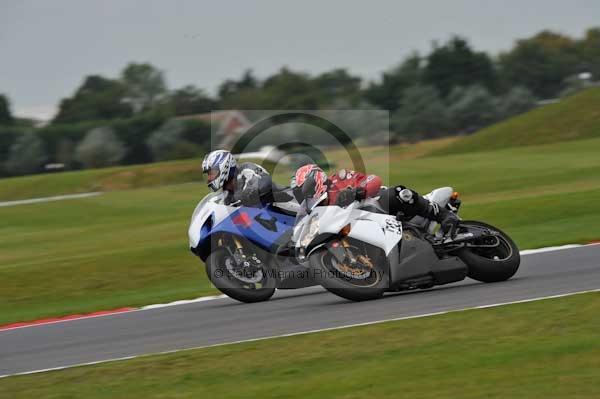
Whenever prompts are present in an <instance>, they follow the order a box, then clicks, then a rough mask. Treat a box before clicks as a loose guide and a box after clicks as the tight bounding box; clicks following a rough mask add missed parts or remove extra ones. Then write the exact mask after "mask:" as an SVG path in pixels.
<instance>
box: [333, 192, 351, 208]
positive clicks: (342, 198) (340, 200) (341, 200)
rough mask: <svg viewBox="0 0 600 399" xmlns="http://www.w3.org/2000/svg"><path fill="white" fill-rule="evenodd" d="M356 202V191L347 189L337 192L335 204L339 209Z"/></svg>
mask: <svg viewBox="0 0 600 399" xmlns="http://www.w3.org/2000/svg"><path fill="white" fill-rule="evenodd" d="M355 200H356V189H354V188H352V187H348V188H346V189H345V190H342V191H340V192H339V194H338V196H337V200H336V201H335V204H336V205H337V206H339V207H342V208H344V207H347V206H348V205H350V204H351V203H353V202H354V201H355Z"/></svg>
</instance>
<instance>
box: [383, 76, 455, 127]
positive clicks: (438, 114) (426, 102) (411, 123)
mask: <svg viewBox="0 0 600 399" xmlns="http://www.w3.org/2000/svg"><path fill="white" fill-rule="evenodd" d="M392 126H393V130H394V131H395V132H396V133H397V134H400V135H401V136H405V137H410V138H412V139H421V138H427V137H437V136H441V135H443V134H444V133H445V132H446V131H447V128H448V118H447V116H446V108H445V106H444V103H443V101H442V99H441V96H440V93H439V91H438V90H437V89H436V88H435V87H433V86H421V85H416V86H413V87H409V88H408V89H406V90H405V91H404V95H403V96H402V100H401V104H400V109H399V110H398V111H397V112H396V113H395V114H394V115H393V117H392Z"/></svg>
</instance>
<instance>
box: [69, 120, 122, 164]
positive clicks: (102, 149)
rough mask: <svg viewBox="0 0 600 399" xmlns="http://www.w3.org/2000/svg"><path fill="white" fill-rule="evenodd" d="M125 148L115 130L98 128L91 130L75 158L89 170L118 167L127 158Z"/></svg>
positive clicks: (76, 151) (78, 148) (76, 152)
mask: <svg viewBox="0 0 600 399" xmlns="http://www.w3.org/2000/svg"><path fill="white" fill-rule="evenodd" d="M125 152H126V149H125V146H124V145H123V143H122V142H121V141H120V140H119V139H118V138H117V136H116V135H115V133H114V131H113V129H111V128H108V127H98V128H95V129H92V130H90V131H89V132H88V133H87V134H86V136H85V138H84V139H83V141H81V143H79V144H78V145H77V148H76V149H75V158H76V159H77V160H78V161H79V162H81V163H83V164H84V165H85V166H86V167H88V168H100V167H104V166H111V165H117V164H118V163H119V162H120V161H121V160H122V159H123V157H124V156H125Z"/></svg>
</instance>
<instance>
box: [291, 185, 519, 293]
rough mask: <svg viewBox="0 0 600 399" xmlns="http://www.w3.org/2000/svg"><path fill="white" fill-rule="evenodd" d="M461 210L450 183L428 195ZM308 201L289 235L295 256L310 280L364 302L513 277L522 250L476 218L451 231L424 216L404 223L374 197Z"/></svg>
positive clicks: (437, 201) (444, 205)
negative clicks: (339, 202) (341, 202)
mask: <svg viewBox="0 0 600 399" xmlns="http://www.w3.org/2000/svg"><path fill="white" fill-rule="evenodd" d="M425 197H426V198H427V199H429V200H430V201H432V202H436V203H437V204H438V205H439V206H440V207H447V208H448V209H449V210H451V211H453V212H455V213H458V209H459V207H460V200H459V199H458V197H457V195H454V193H453V190H452V188H450V187H445V188H440V189H437V190H434V191H433V192H431V193H430V194H428V195H427V196H425ZM319 202H320V200H319V199H317V200H309V201H305V202H304V203H303V204H302V206H301V211H300V212H299V213H298V215H297V220H296V224H295V227H294V233H293V237H292V240H293V242H294V246H295V251H296V256H297V257H298V260H299V261H301V262H302V261H306V260H308V261H309V264H310V267H311V270H312V273H313V276H314V279H315V280H316V281H317V282H318V283H319V284H321V285H322V286H323V287H325V288H326V289H327V290H328V291H330V292H332V293H334V294H336V295H339V296H341V297H343V298H346V299H350V300H354V301H362V300H369V299H375V298H379V297H381V296H382V295H383V294H384V293H385V292H389V291H402V290H412V289H426V288H431V287H433V286H436V285H442V284H448V283H452V282H456V281H461V280H463V279H465V278H466V277H470V278H473V279H475V280H478V281H482V282H488V283H490V282H498V281H504V280H507V279H509V278H511V277H512V276H513V275H514V274H515V273H516V272H517V270H518V268H519V264H520V255H519V250H518V248H517V246H516V245H515V243H514V242H513V241H512V239H511V238H510V237H509V236H508V235H506V234H505V233H503V232H502V231H501V230H499V229H497V228H495V227H493V226H490V225H488V224H485V223H482V222H476V221H460V224H459V227H458V230H457V234H456V235H455V236H454V237H452V238H451V237H447V236H444V235H443V234H442V233H441V232H440V231H439V228H438V225H437V223H435V222H432V221H430V220H426V219H424V218H421V217H415V218H413V219H411V220H409V221H407V222H404V223H403V222H401V221H399V220H398V219H399V218H398V217H395V216H391V215H387V214H385V213H384V212H383V210H382V209H381V208H380V207H379V205H378V203H377V201H376V200H373V199H370V200H365V201H363V202H362V203H359V202H354V203H353V204H351V205H350V206H348V207H346V208H340V207H338V206H317V205H316V204H318V203H319Z"/></svg>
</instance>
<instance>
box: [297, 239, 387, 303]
mask: <svg viewBox="0 0 600 399" xmlns="http://www.w3.org/2000/svg"><path fill="white" fill-rule="evenodd" d="M327 254H328V250H327V249H326V248H320V249H318V250H316V251H315V252H313V253H312V254H311V255H310V258H309V262H310V266H311V269H312V270H313V273H314V277H315V280H316V281H317V283H318V284H320V285H321V286H323V287H324V288H325V289H326V290H327V291H329V292H331V293H332V294H335V295H337V296H339V297H342V298H344V299H348V300H350V301H356V302H362V301H370V300H373V299H379V298H381V297H382V296H383V294H384V293H385V292H386V291H387V289H388V287H389V273H388V267H387V261H386V258H385V256H383V259H382V257H381V256H378V257H377V258H375V262H374V270H376V273H377V274H378V276H379V277H378V278H377V280H376V281H374V282H373V284H372V285H370V286H368V287H367V286H360V287H359V286H357V285H355V284H353V283H352V281H351V279H349V278H346V277H342V276H340V275H339V274H338V273H331V271H330V269H329V268H328V267H327V266H326V265H325V261H326V260H325V259H326V258H325V257H326V256H328V255H327Z"/></svg>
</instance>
